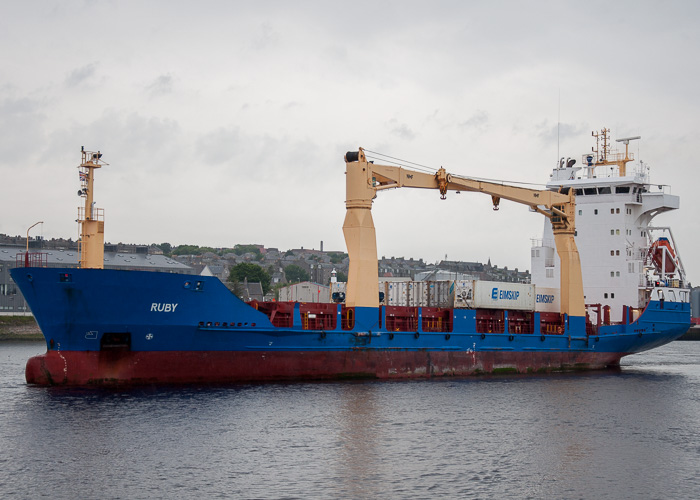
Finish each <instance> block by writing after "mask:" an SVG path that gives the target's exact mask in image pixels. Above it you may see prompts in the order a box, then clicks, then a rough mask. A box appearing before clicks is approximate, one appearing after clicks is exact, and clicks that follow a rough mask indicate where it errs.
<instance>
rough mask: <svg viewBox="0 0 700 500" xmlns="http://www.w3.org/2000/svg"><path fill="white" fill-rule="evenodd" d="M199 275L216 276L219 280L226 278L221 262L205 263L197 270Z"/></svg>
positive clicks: (226, 274)
mask: <svg viewBox="0 0 700 500" xmlns="http://www.w3.org/2000/svg"><path fill="white" fill-rule="evenodd" d="M199 275H200V276H216V277H217V278H219V279H220V280H221V281H226V280H227V279H228V273H227V269H226V267H225V266H223V265H221V264H207V265H205V266H204V267H203V268H202V270H201V271H200V272H199Z"/></svg>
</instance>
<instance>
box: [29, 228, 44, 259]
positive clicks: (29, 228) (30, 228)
mask: <svg viewBox="0 0 700 500" xmlns="http://www.w3.org/2000/svg"><path fill="white" fill-rule="evenodd" d="M43 223H44V221H39V222H36V223H34V224H32V225H31V226H29V228H28V229H27V251H26V253H25V254H24V267H29V229H31V228H33V227H34V226H38V225H39V224H43Z"/></svg>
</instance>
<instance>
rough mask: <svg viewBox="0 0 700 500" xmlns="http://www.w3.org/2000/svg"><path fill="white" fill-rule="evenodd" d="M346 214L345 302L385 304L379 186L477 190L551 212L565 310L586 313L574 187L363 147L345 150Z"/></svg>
mask: <svg viewBox="0 0 700 500" xmlns="http://www.w3.org/2000/svg"><path fill="white" fill-rule="evenodd" d="M345 163H346V172H345V174H346V180H345V183H346V184H345V185H346V199H345V206H346V210H347V212H346V215H345V222H344V223H343V234H344V235H345V242H346V244H347V248H348V255H349V258H350V269H349V271H348V284H347V290H346V296H345V303H346V305H347V306H348V307H375V308H376V307H379V285H378V282H379V277H378V266H377V238H376V233H375V229H374V222H373V220H372V200H373V199H374V198H375V197H376V195H377V191H379V190H382V189H392V188H400V187H410V188H422V189H437V190H439V192H440V195H441V197H442V198H443V199H444V198H445V195H446V194H447V191H449V190H454V191H474V192H479V193H484V194H487V195H491V199H492V202H493V204H494V207H498V204H499V202H500V200H501V199H504V200H510V201H514V202H516V203H521V204H523V205H527V206H528V207H530V208H531V209H532V210H534V211H536V212H539V213H541V214H543V215H544V216H545V217H548V218H549V220H550V221H551V223H552V230H553V233H554V242H555V245H556V247H557V253H558V254H559V259H560V260H561V312H562V314H567V315H569V316H580V317H584V316H585V306H584V299H583V281H582V278H581V261H580V258H579V254H578V249H577V248H576V242H575V241H574V234H575V229H576V226H575V209H576V200H575V197H574V192H573V190H572V189H566V188H564V189H562V188H560V189H559V191H558V192H556V191H549V190H535V189H527V188H521V187H515V186H509V185H505V184H499V183H494V182H485V181H480V180H475V179H470V178H467V177H461V176H457V175H453V174H449V173H447V172H446V171H445V169H444V168H440V169H439V170H438V171H437V172H436V173H435V174H427V173H423V172H418V171H414V170H411V169H407V168H404V167H398V166H389V165H378V164H375V163H373V162H369V161H367V157H366V156H365V152H364V150H363V149H362V148H360V150H359V151H355V152H349V153H347V154H346V155H345Z"/></svg>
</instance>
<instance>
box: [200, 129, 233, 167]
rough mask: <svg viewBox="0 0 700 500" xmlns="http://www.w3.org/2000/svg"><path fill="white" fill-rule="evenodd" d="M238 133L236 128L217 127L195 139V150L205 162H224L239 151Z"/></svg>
mask: <svg viewBox="0 0 700 500" xmlns="http://www.w3.org/2000/svg"><path fill="white" fill-rule="evenodd" d="M240 135H241V134H240V132H239V130H238V129H237V128H235V129H227V128H219V129H217V130H215V131H213V132H210V133H208V134H206V135H204V136H202V137H200V138H199V140H198V141H197V150H198V151H200V152H201V154H202V155H203V158H204V160H205V161H206V162H207V163H211V164H220V163H226V162H227V161H230V160H231V159H233V158H234V157H235V156H236V155H237V153H238V152H239V150H240V147H241V140H240Z"/></svg>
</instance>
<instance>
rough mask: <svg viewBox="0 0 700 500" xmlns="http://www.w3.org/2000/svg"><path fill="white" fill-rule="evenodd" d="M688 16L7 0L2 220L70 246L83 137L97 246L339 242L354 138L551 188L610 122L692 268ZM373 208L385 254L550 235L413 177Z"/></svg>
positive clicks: (694, 72)
mask: <svg viewBox="0 0 700 500" xmlns="http://www.w3.org/2000/svg"><path fill="white" fill-rule="evenodd" d="M699 23H700V2H695V1H686V2H682V1H678V2H649V1H629V2H626V1H616V2H609V1H600V2H598V1H585V2H584V1H580V2H563V1H552V2H523V1H514V2H507V1H484V2H480V1H469V2H466V1H436V0H433V1H430V2H427V1H426V2H405V1H387V2H382V1H377V0H375V1H372V2H362V1H353V2H348V1H343V2H332V1H323V2H303V1H282V2H268V1H259V0H258V1H249V2H235V1H205V0H199V1H196V2H195V1H172V0H171V1H67V0H62V1H60V2H59V1H56V2H49V1H12V0H0V48H1V55H2V57H1V58H0V60H1V61H2V64H0V182H1V186H2V190H1V191H0V213H1V214H2V215H1V216H0V233H6V234H10V235H24V234H25V233H26V230H27V228H28V227H29V226H30V225H32V224H33V223H34V222H37V221H40V220H41V221H44V224H43V226H41V227H37V228H35V229H33V230H32V233H31V234H32V235H39V234H41V235H43V236H44V237H45V238H53V237H65V238H69V237H72V238H73V239H76V237H77V236H78V227H77V224H76V223H75V222H74V220H75V219H76V216H77V207H78V205H79V204H80V203H81V199H80V198H78V196H77V195H76V192H77V189H78V187H79V179H78V174H77V169H76V166H77V165H78V164H79V163H80V147H81V146H85V148H86V149H89V150H100V151H102V153H103V154H104V157H103V159H104V160H106V161H107V162H108V163H109V166H106V167H104V168H102V169H101V170H99V171H98V172H97V175H96V196H95V200H96V201H97V206H98V207H102V208H104V209H105V220H106V229H105V238H106V240H107V241H110V242H113V243H116V242H124V243H153V242H155V243H161V242H166V241H167V242H170V243H172V244H174V245H177V244H197V245H207V246H229V247H230V246H233V245H234V244H236V243H259V244H263V245H265V246H267V247H278V248H281V249H287V248H298V247H302V246H303V247H304V248H319V245H320V241H321V240H323V242H324V249H326V250H343V251H344V250H345V242H344V239H343V234H342V224H343V219H344V216H345V206H344V198H345V184H344V183H345V176H344V169H345V164H344V162H343V155H344V153H345V152H346V151H348V150H356V149H357V147H358V146H362V147H365V148H366V149H369V150H373V151H378V152H381V153H385V154H388V155H391V156H394V157H398V158H402V159H406V160H409V161H412V162H416V163H419V164H422V165H427V166H430V167H433V168H436V169H437V168H439V167H440V166H444V167H445V168H446V169H447V170H448V171H450V172H454V173H458V174H463V175H469V176H480V177H487V178H496V179H504V180H513V181H527V182H541V183H544V182H546V181H547V179H548V177H549V174H550V172H551V169H552V167H553V166H554V165H555V163H556V160H557V157H558V156H572V157H575V158H580V157H581V155H582V154H583V153H585V152H587V151H590V147H591V146H592V145H593V143H592V138H591V131H592V130H599V129H601V128H603V127H608V128H610V129H612V135H613V138H619V137H628V136H633V135H641V136H642V140H641V141H638V142H637V143H635V148H634V152H635V153H636V154H637V153H638V154H639V155H640V156H641V158H642V159H643V160H644V161H645V162H647V163H648V164H649V165H651V168H652V170H651V175H652V180H653V182H655V183H656V182H658V183H663V184H670V185H671V186H672V193H673V194H677V195H679V196H680V197H681V209H680V210H679V211H676V212H672V213H670V214H664V215H662V216H659V217H658V218H657V219H656V220H655V223H656V224H659V225H667V224H668V225H671V226H672V228H673V232H674V235H675V237H676V239H677V242H678V244H679V249H680V252H681V255H682V256H683V257H684V262H685V265H686V268H687V271H688V275H689V278H690V279H691V281H694V282H697V283H696V284H698V283H700V261H699V259H698V258H697V257H696V252H697V249H698V248H699V246H700V227H699V223H698V218H699V216H700V197H699V196H697V194H696V193H697V189H698V184H699V183H698V180H699V178H700V172H699V168H700V167H699V165H698V160H697V156H698V151H697V150H698V146H699V145H700V137H699V135H700V134H699V131H700V126H699V125H700V105H699V104H700V102H699V101H700V97H699V95H700V94H699V93H698V90H697V88H698V82H699V81H700V62H699V61H700V57H698V54H699V53H700V34H699V33H700V30H699V29H698V26H699ZM558 121H559V122H560V134H559V144H557V123H558ZM373 215H374V220H375V225H376V227H377V241H378V246H379V256H380V257H381V256H383V255H385V256H387V257H389V256H392V255H393V256H397V257H398V256H406V257H414V258H423V259H425V260H427V261H429V262H435V261H438V260H440V259H442V258H444V257H445V256H447V257H448V258H449V259H452V260H469V261H482V262H485V261H486V260H487V259H489V258H491V260H492V262H493V263H495V264H498V265H499V266H508V267H509V268H513V267H518V268H520V269H529V268H530V251H529V249H530V244H531V243H530V238H533V237H540V236H541V233H542V227H543V218H542V216H540V215H538V214H533V213H530V212H528V210H527V209H526V208H524V207H522V206H519V205H515V204H511V203H508V202H503V203H502V204H501V210H500V211H498V212H494V211H492V210H491V204H490V198H489V197H486V196H479V195H476V194H471V195H470V194H462V195H459V196H455V195H452V196H448V199H447V200H446V201H440V199H439V194H438V193H437V192H432V191H411V190H408V189H403V190H392V191H386V192H382V193H380V194H379V196H378V197H377V199H376V201H375V203H374V208H373Z"/></svg>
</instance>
